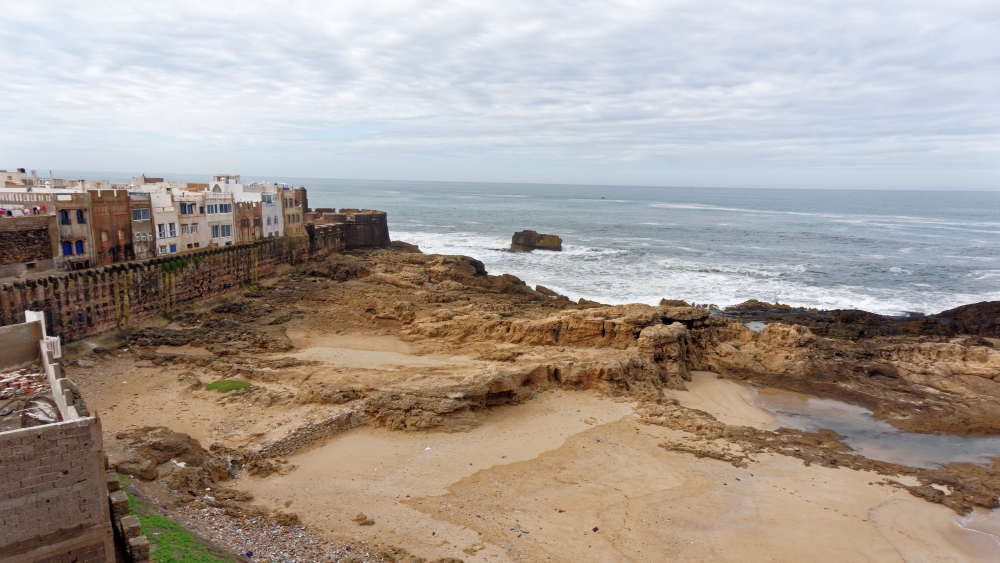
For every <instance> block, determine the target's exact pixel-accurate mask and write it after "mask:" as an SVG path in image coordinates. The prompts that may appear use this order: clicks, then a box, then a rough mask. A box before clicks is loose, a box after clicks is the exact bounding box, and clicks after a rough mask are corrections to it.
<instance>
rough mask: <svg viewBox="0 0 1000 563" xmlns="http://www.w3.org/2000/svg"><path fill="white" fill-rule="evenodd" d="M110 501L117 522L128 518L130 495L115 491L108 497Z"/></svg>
mask: <svg viewBox="0 0 1000 563" xmlns="http://www.w3.org/2000/svg"><path fill="white" fill-rule="evenodd" d="M108 499H109V500H110V502H111V513H112V514H113V515H114V519H115V520H118V519H120V518H123V517H125V516H128V495H126V494H125V491H115V492H113V493H111V494H110V495H108Z"/></svg>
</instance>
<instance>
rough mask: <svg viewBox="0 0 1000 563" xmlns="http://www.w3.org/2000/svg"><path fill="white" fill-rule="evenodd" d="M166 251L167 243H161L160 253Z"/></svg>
mask: <svg viewBox="0 0 1000 563" xmlns="http://www.w3.org/2000/svg"><path fill="white" fill-rule="evenodd" d="M166 253H167V247H166V245H162V244H161V245H160V254H166Z"/></svg>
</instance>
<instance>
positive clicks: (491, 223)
mask: <svg viewBox="0 0 1000 563" xmlns="http://www.w3.org/2000/svg"><path fill="white" fill-rule="evenodd" d="M59 173H60V174H61V175H63V176H65V177H88V178H90V177H101V178H109V179H111V180H112V181H114V182H128V181H129V180H130V179H131V175H129V174H125V173H93V172H79V171H61V172H59ZM166 176H167V177H169V179H171V180H175V181H191V182H199V181H200V182H204V181H206V180H207V178H206V177H205V176H196V175H178V174H167V175H166ZM243 180H244V181H245V182H249V181H278V182H287V183H290V184H293V185H303V186H306V187H307V188H308V190H309V192H308V194H309V205H310V206H311V207H337V208H343V207H350V208H368V209H381V210H383V211H386V212H388V214H389V231H390V235H391V236H392V238H393V240H402V241H406V242H410V243H414V244H417V245H419V246H420V248H421V250H423V251H424V252H428V253H443V254H464V255H467V256H472V257H474V258H476V259H478V260H482V261H483V263H484V264H485V265H486V268H487V270H488V271H489V272H490V273H491V274H504V273H507V274H513V275H515V276H518V277H519V278H521V279H523V280H524V281H526V282H527V283H529V284H530V285H532V286H534V285H536V284H541V285H544V286H546V287H548V288H550V289H554V290H556V291H558V292H560V293H562V294H565V295H567V296H569V297H571V298H572V299H574V300H577V299H579V298H581V297H584V298H587V299H591V300H595V301H599V302H602V303H608V304H620V303H648V304H656V303H658V302H659V301H660V299H661V298H668V299H683V300H686V301H689V302H695V303H714V304H716V305H719V306H726V305H733V304H736V303H741V302H743V301H746V300H748V299H759V300H762V301H768V302H775V301H778V302H781V303H786V304H789V305H795V306H805V307H817V308H822V309H838V308H839V309H847V308H856V309H864V310H866V311H872V312H875V313H883V314H901V313H903V312H907V311H912V312H922V313H936V312H940V311H943V310H946V309H950V308H952V307H957V306H959V305H964V304H967V303H975V302H978V301H989V300H1000V192H962V191H954V192H943V191H942V192H931V191H865V190H810V189H802V190H788V189H709V188H676V187H674V188H658V187H626V186H581V185H551V184H489V183H462V182H406V181H374V180H333V179H317V178H285V177H255V176H249V175H244V176H243ZM525 229H532V230H535V231H538V232H542V233H550V234H555V235H559V236H561V237H562V238H563V249H564V250H563V251H562V252H547V251H535V252H531V253H512V252H506V249H507V248H509V247H510V239H511V235H513V234H514V232H516V231H520V230H525Z"/></svg>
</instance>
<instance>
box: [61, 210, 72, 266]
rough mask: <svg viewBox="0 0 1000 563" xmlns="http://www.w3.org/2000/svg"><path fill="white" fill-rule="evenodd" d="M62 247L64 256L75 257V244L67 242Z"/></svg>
mask: <svg viewBox="0 0 1000 563" xmlns="http://www.w3.org/2000/svg"><path fill="white" fill-rule="evenodd" d="M64 213H65V212H64ZM62 247H63V249H62V250H63V256H72V255H73V243H71V242H69V241H66V242H64V243H62Z"/></svg>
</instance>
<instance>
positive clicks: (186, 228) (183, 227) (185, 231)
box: [181, 224, 191, 235]
mask: <svg viewBox="0 0 1000 563" xmlns="http://www.w3.org/2000/svg"><path fill="white" fill-rule="evenodd" d="M181 234H182V235H189V234H191V227H189V226H187V225H185V224H181Z"/></svg>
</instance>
